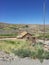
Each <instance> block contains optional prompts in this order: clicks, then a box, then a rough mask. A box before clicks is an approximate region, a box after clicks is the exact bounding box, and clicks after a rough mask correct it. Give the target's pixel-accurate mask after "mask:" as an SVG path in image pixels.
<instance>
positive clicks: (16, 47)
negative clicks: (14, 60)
mask: <svg viewBox="0 0 49 65" xmlns="http://www.w3.org/2000/svg"><path fill="white" fill-rule="evenodd" d="M0 50H4V51H5V52H6V53H13V54H15V55H18V56H19V57H31V58H34V59H36V58H38V59H39V60H40V61H41V62H42V61H43V59H49V51H48V52H47V51H44V50H43V44H42V43H37V44H35V45H34V46H33V45H32V44H31V45H30V42H29V41H26V40H15V41H11V40H3V41H0Z"/></svg>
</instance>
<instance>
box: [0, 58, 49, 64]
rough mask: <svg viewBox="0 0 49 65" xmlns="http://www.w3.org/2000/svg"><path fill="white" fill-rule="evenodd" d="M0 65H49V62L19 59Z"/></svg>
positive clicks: (2, 62)
mask: <svg viewBox="0 0 49 65" xmlns="http://www.w3.org/2000/svg"><path fill="white" fill-rule="evenodd" d="M0 65H49V60H44V61H43V63H40V61H39V60H33V59H30V58H18V57H17V58H16V59H15V60H12V61H0Z"/></svg>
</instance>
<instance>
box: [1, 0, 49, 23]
mask: <svg viewBox="0 0 49 65" xmlns="http://www.w3.org/2000/svg"><path fill="white" fill-rule="evenodd" d="M43 1H44V0H0V22H5V23H14V24H15V23H16V24H43ZM48 23H49V0H46V24H48Z"/></svg>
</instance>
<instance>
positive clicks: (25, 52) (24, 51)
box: [14, 49, 31, 57]
mask: <svg viewBox="0 0 49 65" xmlns="http://www.w3.org/2000/svg"><path fill="white" fill-rule="evenodd" d="M30 53H31V52H30V50H28V49H18V50H16V51H14V54H15V55H18V56H20V57H30Z"/></svg>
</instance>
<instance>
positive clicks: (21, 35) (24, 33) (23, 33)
mask: <svg viewBox="0 0 49 65" xmlns="http://www.w3.org/2000/svg"><path fill="white" fill-rule="evenodd" d="M26 34H28V32H26V31H24V32H22V33H21V34H20V35H18V36H17V38H21V37H23V36H25V35H26ZM29 34H30V33H29Z"/></svg>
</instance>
